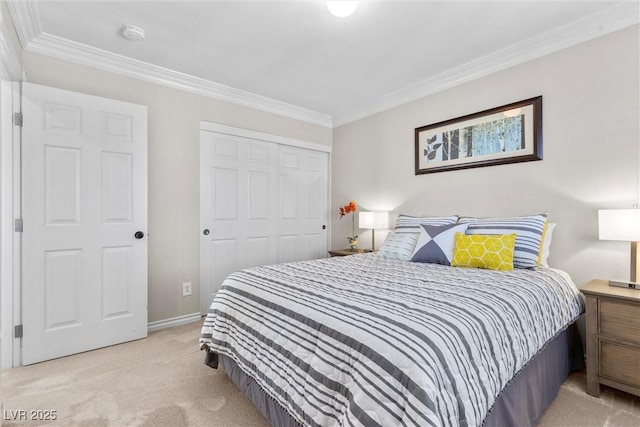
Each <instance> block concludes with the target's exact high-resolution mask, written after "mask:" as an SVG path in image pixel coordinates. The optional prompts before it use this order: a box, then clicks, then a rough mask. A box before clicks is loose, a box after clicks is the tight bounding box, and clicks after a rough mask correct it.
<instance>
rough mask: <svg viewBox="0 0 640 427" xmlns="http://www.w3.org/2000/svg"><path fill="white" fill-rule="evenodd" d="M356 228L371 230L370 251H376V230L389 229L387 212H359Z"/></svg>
mask: <svg viewBox="0 0 640 427" xmlns="http://www.w3.org/2000/svg"><path fill="white" fill-rule="evenodd" d="M358 227H360V228H369V229H371V230H372V231H371V250H372V251H375V250H376V230H384V229H385V228H389V212H362V211H361V212H360V213H359V214H358Z"/></svg>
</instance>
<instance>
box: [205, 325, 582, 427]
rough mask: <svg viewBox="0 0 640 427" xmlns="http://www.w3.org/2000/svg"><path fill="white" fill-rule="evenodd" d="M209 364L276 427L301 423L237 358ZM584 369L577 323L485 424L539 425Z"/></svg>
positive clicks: (524, 373)
mask: <svg viewBox="0 0 640 427" xmlns="http://www.w3.org/2000/svg"><path fill="white" fill-rule="evenodd" d="M205 364H206V365H208V366H211V367H212V368H217V367H218V364H221V365H222V368H223V369H224V371H225V372H226V374H227V376H228V377H229V378H230V379H231V380H232V381H233V382H234V383H235V384H236V386H237V387H238V388H239V389H240V390H241V391H242V392H243V393H244V394H245V395H246V396H247V397H248V398H249V400H251V401H252V402H253V404H254V405H255V406H256V407H257V408H258V409H259V410H260V412H261V413H262V415H263V416H264V417H265V418H266V419H267V421H269V423H270V424H271V425H272V426H278V427H297V426H301V424H300V423H298V422H297V421H296V420H295V419H294V418H293V417H292V416H291V415H290V414H289V412H287V410H286V409H284V408H283V407H282V406H281V405H280V404H279V403H277V402H276V401H275V400H273V399H272V398H271V397H269V396H268V395H267V394H266V393H265V392H264V391H263V390H262V388H261V387H260V386H259V385H258V383H256V381H255V380H254V379H253V378H252V377H250V376H249V375H247V374H246V373H245V372H244V371H243V370H242V369H240V367H238V365H237V364H236V363H235V362H234V361H233V359H231V358H229V357H227V356H224V355H218V354H215V353H209V352H207V353H206V356H205ZM582 369H584V357H583V349H582V342H581V339H580V335H579V333H578V329H577V327H576V325H575V323H574V324H572V325H570V326H569V327H568V328H567V329H565V330H564V331H562V332H560V333H559V334H558V335H556V337H555V338H554V339H553V340H551V341H549V342H548V343H547V345H546V346H545V347H544V348H543V349H542V350H540V352H538V354H537V355H536V356H535V357H534V358H533V359H531V360H530V361H529V363H527V365H526V366H525V367H524V368H522V369H521V370H520V372H518V373H517V374H516V376H515V377H514V378H513V379H511V381H510V382H509V383H508V384H507V386H506V387H505V388H504V390H502V392H501V393H500V395H499V396H498V399H497V400H496V402H495V403H494V405H493V407H492V408H491V409H490V410H489V413H488V415H487V417H486V418H485V419H484V421H483V423H482V425H483V426H484V427H502V426H519V427H528V426H531V427H534V426H536V425H537V424H538V423H539V421H540V419H541V418H542V416H543V415H544V412H545V411H546V409H547V408H548V407H549V405H551V402H553V400H554V399H555V397H556V395H557V394H558V390H559V389H560V386H561V385H562V383H563V382H564V381H565V380H566V379H567V376H568V375H569V372H571V371H577V370H582Z"/></svg>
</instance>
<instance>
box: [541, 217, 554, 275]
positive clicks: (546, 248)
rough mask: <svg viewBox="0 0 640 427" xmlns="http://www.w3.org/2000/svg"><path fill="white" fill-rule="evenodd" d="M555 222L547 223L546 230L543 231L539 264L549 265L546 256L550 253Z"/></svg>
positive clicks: (542, 265)
mask: <svg viewBox="0 0 640 427" xmlns="http://www.w3.org/2000/svg"><path fill="white" fill-rule="evenodd" d="M556 225H557V224H556V223H555V222H550V223H549V224H547V231H546V232H545V233H544V241H543V242H542V256H541V257H540V266H541V267H549V264H548V263H547V258H549V254H550V253H551V239H552V238H553V230H554V229H555V228H556Z"/></svg>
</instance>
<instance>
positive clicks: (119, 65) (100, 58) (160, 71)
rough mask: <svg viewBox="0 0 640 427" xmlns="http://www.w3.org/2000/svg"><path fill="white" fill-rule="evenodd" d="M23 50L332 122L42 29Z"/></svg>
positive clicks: (297, 116) (304, 118) (303, 118)
mask: <svg viewBox="0 0 640 427" xmlns="http://www.w3.org/2000/svg"><path fill="white" fill-rule="evenodd" d="M25 50H27V51H29V52H34V53H39V54H42V55H47V56H51V57H54V58H58V59H62V60H65V61H69V62H74V63H76V64H81V65H86V66H89V67H93V68H97V69H100V70H104V71H108V72H112V73H115V74H120V75H123V76H127V77H132V78H135V79H138V80H144V81H147V82H150V83H155V84H159V85H162V86H167V87H171V88H174V89H179V90H184V91H186V92H191V93H194V94H197V95H202V96H206V97H210V98H214V99H218V100H221V101H226V102H230V103H233V104H238V105H242V106H245V107H250V108H254V109H257V110H261V111H266V112H269V113H273V114H277V115H280V116H285V117H290V118H293V119H296V120H301V121H304V122H308V123H313V124H317V125H320V126H325V127H332V125H333V123H332V120H331V116H329V115H327V114H323V113H318V112H316V111H312V110H309V109H306V108H303V107H298V106H296V105H292V104H288V103H286V102H282V101H278V100H275V99H272V98H268V97H266V96H261V95H257V94H254V93H251V92H246V91H243V90H240V89H235V88H233V87H230V86H226V85H223V84H220V83H215V82H212V81H209V80H205V79H202V78H199V77H194V76H191V75H188V74H184V73H180V72H178V71H173V70H170V69H168V68H164V67H160V66H157V65H153V64H149V63H147V62H143V61H139V60H137V59H132V58H129V57H126V56H123V55H119V54H116V53H113V52H108V51H106V50H102V49H98V48H95V47H92V46H87V45H85V44H82V43H78V42H74V41H71V40H68V39H64V38H62V37H58V36H54V35H52V34H48V33H41V34H40V35H39V36H37V37H35V38H34V39H33V40H31V42H30V43H29V44H28V46H27V47H26V49H25Z"/></svg>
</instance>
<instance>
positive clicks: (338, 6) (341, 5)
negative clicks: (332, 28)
mask: <svg viewBox="0 0 640 427" xmlns="http://www.w3.org/2000/svg"><path fill="white" fill-rule="evenodd" d="M357 7H358V2H357V1H344V0H342V1H328V2H327V9H329V12H331V13H332V14H333V16H337V17H338V18H345V17H347V16H349V15H351V14H352V13H353V12H355V10H356V8H357Z"/></svg>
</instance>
